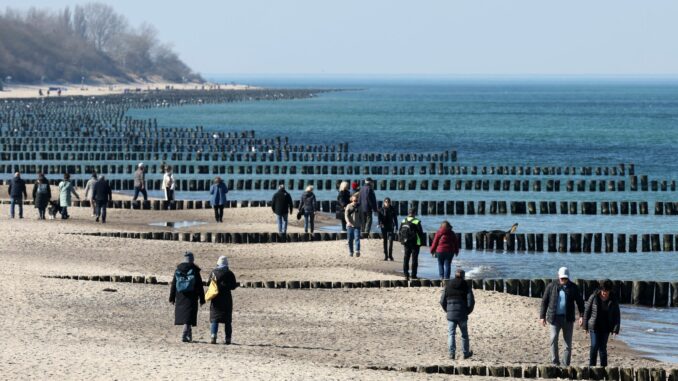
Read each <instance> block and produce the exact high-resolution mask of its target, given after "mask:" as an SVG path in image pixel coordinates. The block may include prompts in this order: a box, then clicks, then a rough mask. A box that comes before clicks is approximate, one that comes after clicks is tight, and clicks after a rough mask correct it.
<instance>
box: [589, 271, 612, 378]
mask: <svg viewBox="0 0 678 381" xmlns="http://www.w3.org/2000/svg"><path fill="white" fill-rule="evenodd" d="M613 288H614V284H613V283H612V281H611V280H609V279H606V280H604V281H602V282H600V287H599V289H598V290H596V291H595V292H594V293H593V294H592V295H591V296H590V297H589V300H588V301H587V302H586V307H585V308H584V330H585V331H586V332H587V333H588V334H589V335H590V336H591V350H590V351H589V366H596V360H597V357H598V354H600V366H607V339H608V338H609V337H610V335H612V336H615V335H618V334H619V326H620V320H621V318H620V315H621V314H620V313H619V302H618V301H617V296H616V295H615V294H614V293H613V292H612V290H613Z"/></svg>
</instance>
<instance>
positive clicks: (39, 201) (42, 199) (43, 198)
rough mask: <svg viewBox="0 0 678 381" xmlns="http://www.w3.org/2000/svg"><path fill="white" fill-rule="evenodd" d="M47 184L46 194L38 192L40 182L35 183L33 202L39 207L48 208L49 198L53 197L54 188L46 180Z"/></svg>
mask: <svg viewBox="0 0 678 381" xmlns="http://www.w3.org/2000/svg"><path fill="white" fill-rule="evenodd" d="M45 184H46V185H47V193H45V194H41V193H39V192H38V186H39V185H40V183H39V182H37V183H35V184H34V185H33V203H34V204H35V207H36V208H38V209H41V208H47V204H49V200H51V199H52V189H51V188H50V186H49V183H47V182H45Z"/></svg>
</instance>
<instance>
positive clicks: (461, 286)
mask: <svg viewBox="0 0 678 381" xmlns="http://www.w3.org/2000/svg"><path fill="white" fill-rule="evenodd" d="M475 305H476V301H475V299H474V297H473V289H471V287H469V286H468V283H466V281H465V280H463V279H461V278H454V279H450V281H449V282H447V286H445V290H444V291H443V294H442V295H441V296H440V306H441V307H443V310H445V311H447V320H449V321H465V320H467V319H468V315H470V314H471V313H472V312H473V308H474V307H475Z"/></svg>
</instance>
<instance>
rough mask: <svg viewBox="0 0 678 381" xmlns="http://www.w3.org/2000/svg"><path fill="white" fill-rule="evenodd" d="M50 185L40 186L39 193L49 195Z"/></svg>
mask: <svg viewBox="0 0 678 381" xmlns="http://www.w3.org/2000/svg"><path fill="white" fill-rule="evenodd" d="M48 188H49V185H47V184H38V193H39V194H47V193H49V189H48Z"/></svg>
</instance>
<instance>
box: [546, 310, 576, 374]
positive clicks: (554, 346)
mask: <svg viewBox="0 0 678 381" xmlns="http://www.w3.org/2000/svg"><path fill="white" fill-rule="evenodd" d="M573 328H574V322H573V321H567V319H565V316H563V315H556V316H555V318H554V319H553V324H551V362H552V363H553V365H557V366H560V365H561V364H560V358H559V357H558V334H560V330H561V329H562V330H563V340H565V351H564V352H563V357H565V361H564V362H563V365H565V366H570V358H571V357H572V331H573Z"/></svg>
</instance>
